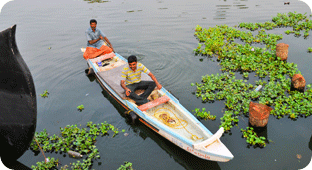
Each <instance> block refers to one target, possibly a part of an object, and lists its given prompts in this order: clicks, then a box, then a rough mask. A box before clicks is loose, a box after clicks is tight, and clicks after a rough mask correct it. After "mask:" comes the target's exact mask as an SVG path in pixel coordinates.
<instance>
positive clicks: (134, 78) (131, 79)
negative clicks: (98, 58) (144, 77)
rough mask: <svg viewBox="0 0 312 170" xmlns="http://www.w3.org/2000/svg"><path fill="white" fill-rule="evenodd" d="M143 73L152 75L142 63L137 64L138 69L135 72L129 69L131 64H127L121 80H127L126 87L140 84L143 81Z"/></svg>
mask: <svg viewBox="0 0 312 170" xmlns="http://www.w3.org/2000/svg"><path fill="white" fill-rule="evenodd" d="M142 72H144V73H146V74H149V73H150V71H149V70H148V69H147V68H146V67H145V66H144V65H143V64H142V63H137V69H136V70H135V72H134V71H133V70H132V69H131V68H130V67H129V64H127V65H126V66H125V67H124V68H123V69H122V72H121V78H122V80H125V82H126V85H129V84H133V83H139V82H140V81H141V73H142Z"/></svg>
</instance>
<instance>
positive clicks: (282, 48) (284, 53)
mask: <svg viewBox="0 0 312 170" xmlns="http://www.w3.org/2000/svg"><path fill="white" fill-rule="evenodd" d="M288 47H289V45H288V44H284V43H279V44H277V45H276V56H277V57H279V58H281V60H282V61H283V60H287V58H288Z"/></svg>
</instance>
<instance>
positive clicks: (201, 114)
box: [193, 108, 216, 120]
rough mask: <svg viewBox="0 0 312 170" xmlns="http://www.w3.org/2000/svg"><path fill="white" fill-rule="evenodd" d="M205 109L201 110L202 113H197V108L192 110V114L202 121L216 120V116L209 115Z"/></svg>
mask: <svg viewBox="0 0 312 170" xmlns="http://www.w3.org/2000/svg"><path fill="white" fill-rule="evenodd" d="M205 110H206V108H202V111H199V109H198V108H195V110H193V112H195V116H198V117H200V118H202V119H205V120H207V119H210V120H215V119H216V116H215V115H211V114H210V111H208V112H206V111H205Z"/></svg>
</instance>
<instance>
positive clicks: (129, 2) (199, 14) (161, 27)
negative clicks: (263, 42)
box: [0, 0, 312, 170]
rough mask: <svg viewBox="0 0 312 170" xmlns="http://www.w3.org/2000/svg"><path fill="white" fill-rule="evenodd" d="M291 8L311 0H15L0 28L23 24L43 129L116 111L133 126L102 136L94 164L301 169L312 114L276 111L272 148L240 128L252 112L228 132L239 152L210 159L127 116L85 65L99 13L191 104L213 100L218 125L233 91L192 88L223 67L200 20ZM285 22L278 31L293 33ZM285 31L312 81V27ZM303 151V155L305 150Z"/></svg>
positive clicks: (223, 20)
mask: <svg viewBox="0 0 312 170" xmlns="http://www.w3.org/2000/svg"><path fill="white" fill-rule="evenodd" d="M127 11H134V12H127ZM290 11H291V12H294V11H297V12H300V13H305V12H307V14H308V15H310V14H311V10H310V9H309V7H308V6H307V5H305V3H303V2H301V1H296V0H293V1H290V5H284V1H281V0H274V1H270V0H265V1H256V0H244V1H243V0H241V1H239V0H233V1H215V0H209V1H200V0H192V1H191V0H180V1H174V0H156V1H144V0H112V1H111V2H107V3H101V4H98V3H94V4H88V3H87V2H85V1H82V0H79V1H78V0H66V1H64V0H54V1H48V0H29V1H23V0H14V1H12V2H9V3H7V4H6V5H5V6H4V7H3V9H2V10H1V14H0V20H1V23H0V30H3V29H6V28H8V27H10V26H12V25H14V24H17V31H16V41H17V45H18V48H19V51H20V53H21V55H22V56H23V58H24V60H25V62H26V63H27V65H28V67H29V68H30V71H31V73H32V75H33V78H34V81H35V87H36V92H37V95H38V96H37V97H38V98H37V102H38V121H37V131H42V130H43V129H44V128H45V129H47V131H48V132H49V133H50V134H55V133H56V134H58V133H59V128H60V127H65V126H66V125H71V124H77V125H81V127H85V125H86V123H87V122H88V121H92V122H94V123H101V122H104V121H107V122H108V123H111V124H113V125H114V126H116V127H118V128H119V129H120V130H121V129H126V132H127V133H129V135H128V136H124V135H123V134H122V133H121V134H119V135H117V136H116V137H115V138H111V137H103V138H101V137H99V138H98V141H97V143H96V146H97V148H99V151H100V154H101V159H100V160H98V161H95V162H94V166H93V167H92V168H93V169H117V168H118V167H120V165H121V164H123V162H124V161H130V162H132V163H133V167H134V168H135V169H157V170H158V169H170V170H171V169H300V168H303V167H305V166H306V165H307V164H308V163H309V162H310V160H311V150H312V147H311V143H312V141H311V140H312V137H311V135H312V130H311V129H312V125H311V119H312V118H311V117H308V118H299V119H298V120H297V121H292V120H290V119H288V118H282V119H280V120H277V119H275V118H274V117H273V116H270V119H269V123H268V126H267V129H266V130H265V131H264V132H263V133H264V136H266V137H267V138H268V139H270V140H272V141H274V142H271V143H270V144H267V146H266V147H265V148H264V149H260V148H252V147H251V148H247V144H246V142H245V140H244V139H243V138H242V137H241V132H240V128H245V127H246V122H247V121H248V119H247V118H240V122H239V124H238V126H239V127H234V128H233V129H232V132H231V133H229V134H225V135H224V136H223V137H222V138H221V141H222V142H223V143H224V144H225V145H226V146H227V147H228V148H229V150H230V151H231V152H232V153H233V155H234V159H233V160H231V161H230V162H227V163H217V162H211V161H205V160H202V159H199V158H197V157H195V156H193V155H191V154H189V153H187V152H186V151H184V150H182V149H180V148H179V147H177V146H175V145H174V144H172V143H170V142H169V141H167V140H166V139H164V138H163V137H161V136H159V135H157V134H156V133H155V132H153V131H152V130H150V129H149V128H147V127H146V126H145V125H142V124H139V125H135V126H131V125H129V124H127V123H126V119H125V118H124V117H123V116H122V115H123V111H124V110H123V109H122V108H121V107H120V106H119V105H118V104H117V102H115V101H114V100H113V99H112V98H111V97H110V96H109V95H108V94H107V93H106V92H103V89H102V88H101V87H100V85H99V83H97V81H96V80H95V79H94V78H88V77H87V76H86V75H85V73H84V70H85V69H86V68H87V64H86V62H85V60H84V59H83V57H82V53H81V51H80V48H81V47H85V46H86V37H85V34H84V31H85V30H86V29H87V27H88V26H89V20H90V19H91V18H95V19H97V20H98V27H99V28H101V29H102V31H104V33H105V34H106V35H107V37H108V39H109V40H110V41H111V43H112V44H113V47H114V49H115V51H116V52H118V53H119V54H121V55H122V56H129V55H131V54H134V55H137V56H138V58H139V60H140V62H142V63H144V64H145V65H146V66H147V67H148V68H149V69H150V70H151V71H152V72H153V73H154V74H155V75H156V77H157V79H158V80H159V82H160V83H161V84H162V85H163V86H165V87H166V89H168V90H170V91H172V93H173V94H174V95H175V96H176V97H178V98H179V100H180V102H181V104H182V105H184V106H185V107H186V108H187V109H188V110H190V111H192V110H194V109H195V108H196V107H199V108H202V107H205V108H207V110H209V111H210V112H211V113H212V114H214V115H216V116H217V120H216V121H202V123H203V124H204V125H205V126H206V127H207V128H208V129H209V130H211V131H212V132H213V133H215V132H216V131H217V130H218V128H219V124H220V117H222V115H223V113H224V110H223V108H224V104H223V101H216V102H214V103H210V104H208V103H205V104H204V103H202V102H201V100H200V99H197V98H196V96H195V95H193V94H192V92H194V88H193V87H191V86H190V83H194V82H199V81H201V76H203V75H206V74H215V73H221V71H220V67H219V66H218V62H213V61H212V60H211V59H209V58H205V57H199V56H194V54H193V53H192V51H193V49H194V48H196V47H197V43H198V41H197V40H196V38H195V37H194V36H193V35H194V28H195V26H196V25H200V26H202V27H204V28H208V27H213V26H215V25H221V24H227V25H229V26H234V25H238V23H240V22H265V21H268V20H271V18H272V17H273V16H275V15H276V14H277V13H288V12H290ZM285 30H287V28H282V29H275V30H272V31H270V32H272V33H279V34H281V33H282V34H283V32H284V31H285ZM310 33H311V32H310ZM283 35H284V38H283V40H282V41H283V42H284V43H287V44H289V45H290V47H289V57H288V61H289V62H294V63H296V64H298V68H299V69H300V71H301V72H302V74H303V76H304V77H305V79H306V81H307V84H309V83H312V76H311V60H312V56H311V54H309V53H307V52H306V51H307V48H308V47H311V44H312V43H311V35H310V37H309V38H308V39H306V40H305V39H303V37H299V38H295V37H294V36H293V35H289V36H287V35H285V34H283ZM49 47H51V49H49ZM200 59H203V60H202V61H200ZM251 75H252V74H251ZM251 75H250V76H251ZM44 90H48V91H49V93H50V95H49V97H48V98H41V97H40V96H39V94H41V93H43V91H44ZM81 104H83V105H84V107H85V109H84V110H83V111H82V112H79V111H78V110H77V106H79V105H81ZM296 154H301V155H302V158H301V159H300V160H298V159H297V158H296ZM46 156H53V157H56V158H60V160H61V164H62V165H65V164H69V163H70V162H75V161H76V160H75V159H73V158H69V157H68V156H66V157H64V156H63V155H62V154H50V153H47V154H46ZM18 161H20V162H21V163H23V164H25V165H26V166H28V167H31V165H35V164H36V162H38V161H44V157H43V156H42V155H41V153H40V154H39V155H37V156H35V155H34V153H33V152H31V151H30V150H28V151H26V152H25V154H24V155H23V156H22V157H21V158H20V159H19V160H18ZM99 162H100V163H99Z"/></svg>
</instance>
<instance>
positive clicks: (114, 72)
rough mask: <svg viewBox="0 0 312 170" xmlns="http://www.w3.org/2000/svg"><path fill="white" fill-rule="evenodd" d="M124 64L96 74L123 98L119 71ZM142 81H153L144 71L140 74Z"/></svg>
mask: <svg viewBox="0 0 312 170" xmlns="http://www.w3.org/2000/svg"><path fill="white" fill-rule="evenodd" d="M124 66H125V64H124V65H121V66H118V67H116V68H113V69H111V70H107V71H101V72H98V75H99V76H100V77H101V78H102V79H103V80H104V81H105V82H106V83H107V84H108V85H109V86H110V88H112V89H113V90H114V91H115V92H116V93H117V94H118V96H119V97H120V98H122V99H125V98H126V94H125V90H124V89H123V88H122V87H121V85H120V81H121V72H122V69H123V67H124ZM141 80H142V81H153V80H152V79H151V77H150V76H148V75H147V74H145V73H142V74H141Z"/></svg>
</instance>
